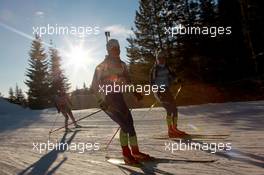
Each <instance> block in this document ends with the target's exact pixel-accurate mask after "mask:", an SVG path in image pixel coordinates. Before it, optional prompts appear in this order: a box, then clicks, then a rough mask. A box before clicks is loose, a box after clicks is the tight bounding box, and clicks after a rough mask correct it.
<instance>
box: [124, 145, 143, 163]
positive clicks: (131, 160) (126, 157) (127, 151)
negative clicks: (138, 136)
mask: <svg viewBox="0 0 264 175" xmlns="http://www.w3.org/2000/svg"><path fill="white" fill-rule="evenodd" d="M122 153H123V159H124V161H125V164H127V165H132V166H137V165H139V164H140V163H139V161H137V160H136V159H135V158H134V157H133V156H132V155H131V151H130V149H129V147H128V146H122Z"/></svg>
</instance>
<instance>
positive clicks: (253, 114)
mask: <svg viewBox="0 0 264 175" xmlns="http://www.w3.org/2000/svg"><path fill="white" fill-rule="evenodd" d="M95 110H96V109H88V110H79V111H74V115H75V117H76V118H80V117H83V116H85V115H87V114H90V113H91V112H93V111H95ZM132 114H133V118H134V120H135V128H136V131H137V135H138V141H139V144H140V148H141V150H142V151H143V152H146V153H149V154H151V155H152V156H154V157H156V158H157V161H155V162H150V163H146V166H145V167H144V168H141V169H140V168H135V167H129V166H120V167H117V166H114V165H112V164H109V163H107V162H106V161H105V155H110V156H121V154H120V146H119V143H118V137H115V139H114V140H113V142H112V143H111V145H110V147H109V150H108V152H105V150H104V148H105V146H106V143H107V142H108V141H109V139H110V138H111V137H112V136H113V134H114V133H115V131H116V129H117V128H118V127H117V125H116V124H115V123H114V122H113V121H111V120H110V119H109V117H107V116H106V115H105V113H103V112H100V113H98V114H96V115H94V116H92V117H90V118H86V119H85V120H82V121H81V122H80V124H81V125H83V126H84V127H83V128H81V129H78V130H75V131H74V132H71V133H68V134H65V133H64V132H63V131H58V132H55V133H54V134H52V135H51V137H50V140H49V141H50V142H52V143H57V142H61V143H62V142H63V143H66V142H67V143H69V144H76V145H78V146H79V148H80V149H81V148H82V147H81V145H82V143H89V144H92V145H93V144H94V143H98V144H99V145H100V149H99V150H95V149H91V150H85V151H84V152H82V151H81V150H80V149H79V150H77V151H76V150H75V151H74V150H68V151H65V150H56V149H55V150H51V151H47V152H46V151H42V152H41V153H40V152H39V150H36V149H34V145H33V144H37V143H38V144H40V143H42V144H43V145H42V146H44V143H45V144H46V143H48V139H49V134H48V133H49V131H50V129H52V128H58V127H61V126H63V124H64V118H63V117H62V116H61V114H58V113H56V111H55V110H54V109H47V110H39V111H32V110H29V109H23V108H21V107H19V106H16V105H13V104H10V103H8V102H6V101H3V100H0V153H1V155H0V174H1V175H6V174H7V175H11V174H18V173H21V174H37V175H41V174H78V175H81V174H104V175H113V174H114V175H119V174H120V175H122V174H169V175H171V174H190V175H191V174H196V175H199V174H201V175H202V174H245V175H246V174H251V175H252V174H259V175H260V174H264V153H263V149H264V142H263V140H264V134H263V131H264V129H263V126H264V120H263V116H264V101H253V102H239V103H224V104H206V105H199V106H185V107H180V108H179V127H180V129H182V130H185V131H187V132H188V133H191V134H206V135H208V134H211V135H212V134H213V135H229V137H226V138H215V139H213V140H205V139H204V140H199V142H202V143H219V142H220V143H231V144H232V149H231V150H230V151H222V152H217V153H216V154H211V153H208V152H206V151H203V150H186V151H180V150H177V151H176V150H175V151H174V152H173V153H172V152H171V151H168V149H167V150H166V144H167V145H168V144H175V143H178V141H172V140H166V139H165V140H164V139H163V140H160V139H155V137H157V136H162V135H166V129H167V127H166V125H165V121H164V116H165V111H164V110H163V109H162V108H155V109H153V110H152V111H151V112H147V109H138V110H133V112H132ZM56 118H57V120H56ZM55 120H56V123H55V124H54V126H53V123H54V121H55ZM117 135H118V134H117ZM200 144H201V143H200ZM38 146H39V145H38ZM90 146H91V145H90ZM88 147H89V146H88ZM90 148H94V147H93V146H92V147H90ZM203 161H209V162H203ZM210 161H214V162H210Z"/></svg>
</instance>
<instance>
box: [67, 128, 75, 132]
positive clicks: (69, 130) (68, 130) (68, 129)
mask: <svg viewBox="0 0 264 175" xmlns="http://www.w3.org/2000/svg"><path fill="white" fill-rule="evenodd" d="M65 132H73V131H72V130H71V129H70V128H65Z"/></svg>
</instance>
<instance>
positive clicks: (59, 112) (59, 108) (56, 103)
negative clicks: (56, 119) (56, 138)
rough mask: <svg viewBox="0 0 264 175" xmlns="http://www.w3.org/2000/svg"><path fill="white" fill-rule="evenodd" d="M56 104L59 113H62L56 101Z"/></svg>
mask: <svg viewBox="0 0 264 175" xmlns="http://www.w3.org/2000/svg"><path fill="white" fill-rule="evenodd" d="M54 104H55V107H56V109H57V111H58V113H60V108H59V106H58V104H57V103H56V101H55V102H54Z"/></svg>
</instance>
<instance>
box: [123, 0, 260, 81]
mask: <svg viewBox="0 0 264 175" xmlns="http://www.w3.org/2000/svg"><path fill="white" fill-rule="evenodd" d="M139 3H140V5H139V9H138V10H137V11H136V16H135V28H132V30H133V32H134V35H133V36H130V37H129V38H127V41H128V42H129V46H128V47H127V56H128V58H129V61H130V62H129V70H130V72H131V75H132V76H133V77H132V79H133V80H134V81H135V83H143V84H145V83H148V77H149V76H148V74H149V70H150V68H151V66H152V65H153V63H154V61H155V54H156V52H157V50H165V51H167V60H168V64H169V65H170V66H172V68H173V69H174V70H175V71H176V72H177V73H178V76H181V77H183V79H186V80H192V79H196V80H199V81H202V82H208V83H227V82H233V81H236V80H241V79H245V78H248V77H261V76H262V78H263V73H264V58H263V53H264V51H263V44H262V41H263V39H264V30H263V26H264V25H263V21H264V19H263V18H264V15H263V13H262V9H263V7H264V5H263V4H264V3H263V1H254V0H247V1H245V0H240V1H238V0H218V1H215V0H177V1H175V0H166V1H165V0H162V1H160V0H141V1H140V2H139ZM179 25H183V26H195V27H224V28H226V27H229V26H230V27H231V31H232V33H231V34H230V35H219V36H216V37H211V36H210V35H194V34H186V35H176V36H172V35H169V34H167V33H166V29H167V28H170V27H175V26H179Z"/></svg>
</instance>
